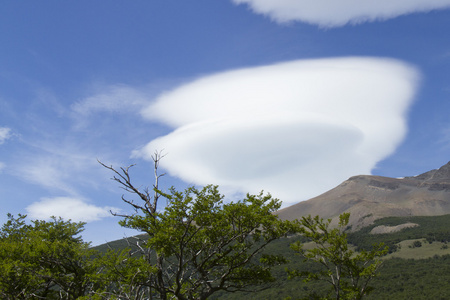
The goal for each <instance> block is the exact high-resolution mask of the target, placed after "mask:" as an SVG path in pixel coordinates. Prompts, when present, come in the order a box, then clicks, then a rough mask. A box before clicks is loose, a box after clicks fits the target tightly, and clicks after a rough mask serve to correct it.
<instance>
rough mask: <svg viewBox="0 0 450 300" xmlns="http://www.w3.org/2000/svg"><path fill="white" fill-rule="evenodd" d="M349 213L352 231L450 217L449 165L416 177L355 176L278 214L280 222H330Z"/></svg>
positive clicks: (449, 163)
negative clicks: (384, 221) (386, 222)
mask: <svg viewBox="0 0 450 300" xmlns="http://www.w3.org/2000/svg"><path fill="white" fill-rule="evenodd" d="M344 212H349V213H350V222H349V223H350V225H352V229H353V230H357V229H359V228H362V227H365V226H367V225H369V224H372V223H373V221H374V220H376V219H379V218H383V217H389V216H437V215H445V214H450V162H448V163H447V164H446V165H444V166H442V167H441V168H439V169H435V170H431V171H428V172H426V173H423V174H420V175H418V176H412V177H404V178H390V177H383V176H372V175H358V176H353V177H351V178H349V179H348V180H346V181H344V182H343V183H341V184H340V185H338V186H337V187H335V188H333V189H331V190H329V191H328V192H325V193H323V194H322V195H319V196H317V197H315V198H312V199H310V200H307V201H303V202H300V203H297V204H295V205H292V206H289V207H287V208H284V209H281V210H279V211H278V212H277V214H278V215H279V217H280V218H281V219H283V220H293V219H297V218H301V217H302V216H307V215H312V216H315V215H319V216H321V217H322V218H326V219H328V218H333V219H334V221H333V222H336V217H337V216H339V215H340V214H342V213H344Z"/></svg>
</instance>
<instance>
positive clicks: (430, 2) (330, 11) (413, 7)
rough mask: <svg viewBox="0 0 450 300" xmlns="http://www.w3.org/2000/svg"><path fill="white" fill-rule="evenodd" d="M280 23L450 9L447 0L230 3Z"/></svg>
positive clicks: (329, 23)
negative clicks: (243, 5)
mask: <svg viewBox="0 0 450 300" xmlns="http://www.w3.org/2000/svg"><path fill="white" fill-rule="evenodd" d="M232 1H233V2H234V3H236V4H247V5H248V6H249V7H250V8H251V9H252V10H253V11H254V12H255V13H259V14H264V15H267V16H269V17H270V18H271V19H273V20H275V21H277V22H280V23H283V22H289V21H300V22H305V23H310V24H315V25H319V26H321V27H338V26H344V25H346V24H348V23H352V24H358V23H364V22H372V21H376V20H386V19H391V18H395V17H398V16H401V15H406V14H411V13H415V12H428V11H431V10H436V9H445V8H448V7H450V0H366V1H360V0H296V1H292V0H232Z"/></svg>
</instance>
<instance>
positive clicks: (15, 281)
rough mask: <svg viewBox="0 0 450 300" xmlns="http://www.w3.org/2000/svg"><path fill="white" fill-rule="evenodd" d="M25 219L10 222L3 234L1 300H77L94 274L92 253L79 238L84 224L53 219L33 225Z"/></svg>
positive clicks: (11, 218) (0, 238) (0, 234)
mask: <svg viewBox="0 0 450 300" xmlns="http://www.w3.org/2000/svg"><path fill="white" fill-rule="evenodd" d="M25 219H26V216H24V215H19V217H17V218H15V217H14V216H12V215H10V214H8V221H7V222H6V223H5V224H4V225H3V227H2V228H1V231H0V260H1V262H2V263H1V264H0V296H1V298H2V299H36V298H39V297H42V298H45V299H62V298H63V299H76V298H77V297H79V296H82V295H84V294H85V293H86V292H87V290H88V289H89V288H91V283H90V282H89V281H88V280H86V278H87V276H88V274H90V273H94V272H95V267H94V263H93V261H92V260H91V256H92V255H93V254H94V251H93V250H89V249H88V246H89V244H87V243H84V242H83V241H82V239H81V237H80V236H79V234H80V233H81V232H82V230H83V226H84V224H83V223H73V222H70V221H64V220H62V219H56V218H53V219H52V220H51V221H49V222H47V221H39V220H34V221H31V224H26V220H25Z"/></svg>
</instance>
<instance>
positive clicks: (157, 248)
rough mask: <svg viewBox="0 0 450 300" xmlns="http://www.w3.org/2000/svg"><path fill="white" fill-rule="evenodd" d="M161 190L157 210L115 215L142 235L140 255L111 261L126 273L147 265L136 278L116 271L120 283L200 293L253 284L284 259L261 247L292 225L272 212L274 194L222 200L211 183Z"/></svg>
mask: <svg viewBox="0 0 450 300" xmlns="http://www.w3.org/2000/svg"><path fill="white" fill-rule="evenodd" d="M161 195H163V197H165V198H166V199H167V206H166V207H165V209H164V210H163V211H162V212H155V213H149V212H147V211H144V212H145V213H144V214H141V215H133V216H126V217H125V218H124V219H123V220H122V221H121V224H122V225H123V226H126V227H129V228H133V229H137V230H140V231H144V232H146V233H147V235H148V239H147V240H145V241H144V240H141V243H142V245H141V246H140V248H141V251H139V254H140V255H133V256H131V257H129V258H128V259H127V260H122V263H120V264H117V265H116V266H119V267H120V268H122V270H127V271H126V272H129V273H130V274H137V270H140V272H141V273H142V270H144V269H145V266H147V271H146V272H144V273H145V274H144V276H143V278H142V280H140V281H139V282H138V281H136V280H135V278H134V277H133V278H131V277H129V278H126V276H123V275H122V276H121V279H120V280H119V281H120V283H121V284H122V285H123V284H125V285H127V286H129V287H130V286H133V285H134V286H141V287H145V288H147V289H149V290H153V291H155V295H154V297H155V298H161V299H165V297H175V298H176V299H206V298H207V297H208V296H210V295H212V294H213V293H215V292H217V291H220V290H226V291H229V292H234V291H240V290H253V289H257V286H256V285H258V284H261V283H265V282H271V281H273V280H274V279H275V278H274V277H273V276H272V274H271V267H272V266H273V265H275V264H279V263H283V262H285V260H284V258H283V257H282V256H280V255H268V254H264V253H263V249H264V247H266V246H267V245H268V244H269V243H270V242H272V241H274V240H276V239H278V238H280V237H282V236H285V235H286V234H287V233H288V232H289V231H290V230H292V224H291V223H290V222H287V221H280V220H278V217H277V216H276V215H274V214H273V212H274V211H276V210H277V209H278V208H279V207H280V203H279V201H278V200H276V199H273V198H272V197H271V196H270V195H264V194H262V193H261V194H259V195H247V197H246V198H245V199H243V200H241V201H238V202H232V203H224V202H223V196H222V195H221V194H220V193H219V191H218V188H217V186H212V185H209V186H206V187H204V188H203V189H200V190H199V189H196V188H194V187H191V188H188V189H186V190H185V191H184V192H178V191H176V190H175V189H173V188H172V189H171V190H170V194H162V193H161ZM137 261H141V262H142V264H139V263H137ZM132 264H135V265H132ZM122 272H125V271H122ZM117 279H118V278H116V280H117ZM131 280H134V284H133V283H131Z"/></svg>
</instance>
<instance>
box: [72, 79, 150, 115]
mask: <svg viewBox="0 0 450 300" xmlns="http://www.w3.org/2000/svg"><path fill="white" fill-rule="evenodd" d="M146 103H147V100H146V97H145V96H144V94H143V93H140V92H139V91H138V90H136V89H133V88H131V87H128V86H126V85H111V86H108V87H106V88H105V87H103V88H102V92H100V93H98V94H95V95H94V96H90V97H87V98H84V99H82V100H79V101H77V102H75V103H74V104H73V105H72V106H71V108H72V110H73V111H75V112H76V113H79V114H81V115H89V114H91V113H93V112H101V111H105V112H115V113H117V112H119V113H120V112H130V111H137V110H139V109H140V108H142V107H143V106H144V105H145V104H146Z"/></svg>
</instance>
